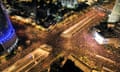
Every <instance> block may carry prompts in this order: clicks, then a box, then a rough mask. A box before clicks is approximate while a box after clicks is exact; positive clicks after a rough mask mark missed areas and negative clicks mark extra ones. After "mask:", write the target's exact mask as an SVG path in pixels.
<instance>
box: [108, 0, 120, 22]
mask: <svg viewBox="0 0 120 72" xmlns="http://www.w3.org/2000/svg"><path fill="white" fill-rule="evenodd" d="M118 21H120V0H116V3H115V6H114V8H113V10H112V13H111V15H110V16H109V18H108V22H109V23H116V22H118Z"/></svg>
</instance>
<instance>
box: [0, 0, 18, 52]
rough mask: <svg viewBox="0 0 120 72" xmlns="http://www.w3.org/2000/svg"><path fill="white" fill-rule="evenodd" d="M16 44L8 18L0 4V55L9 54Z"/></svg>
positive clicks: (15, 37)
mask: <svg viewBox="0 0 120 72" xmlns="http://www.w3.org/2000/svg"><path fill="white" fill-rule="evenodd" d="M17 42H18V38H17V36H16V34H15V30H14V29H13V27H12V25H11V22H10V20H9V17H8V15H7V13H6V11H5V8H4V7H3V5H2V3H1V2H0V54H3V53H10V52H11V51H12V50H13V49H14V48H15V47H16V44H17Z"/></svg>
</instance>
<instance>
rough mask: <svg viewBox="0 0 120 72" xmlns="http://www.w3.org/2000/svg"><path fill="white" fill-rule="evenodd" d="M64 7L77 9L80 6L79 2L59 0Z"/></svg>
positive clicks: (76, 0) (75, 0)
mask: <svg viewBox="0 0 120 72" xmlns="http://www.w3.org/2000/svg"><path fill="white" fill-rule="evenodd" d="M59 2H61V4H62V6H63V7H67V8H76V7H77V6H78V0H59Z"/></svg>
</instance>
